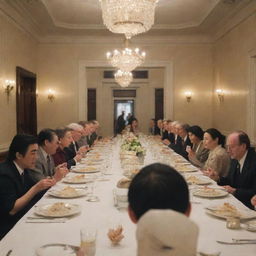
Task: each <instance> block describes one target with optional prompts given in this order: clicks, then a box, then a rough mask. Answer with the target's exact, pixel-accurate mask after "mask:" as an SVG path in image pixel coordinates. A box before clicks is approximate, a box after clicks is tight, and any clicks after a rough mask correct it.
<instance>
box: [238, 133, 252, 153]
mask: <svg viewBox="0 0 256 256" xmlns="http://www.w3.org/2000/svg"><path fill="white" fill-rule="evenodd" d="M237 133H238V140H239V143H240V145H241V144H245V145H246V149H249V148H250V147H251V142H250V139H249V136H248V135H247V134H246V133H245V132H243V131H237Z"/></svg>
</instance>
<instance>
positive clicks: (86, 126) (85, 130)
mask: <svg viewBox="0 0 256 256" xmlns="http://www.w3.org/2000/svg"><path fill="white" fill-rule="evenodd" d="M78 124H79V125H81V126H83V131H82V133H83V135H82V137H81V138H80V140H79V141H78V142H77V144H78V147H82V146H89V145H88V142H87V136H88V135H91V129H90V123H89V122H87V121H80V122H79V123H78Z"/></svg>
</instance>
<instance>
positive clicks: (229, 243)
mask: <svg viewBox="0 0 256 256" xmlns="http://www.w3.org/2000/svg"><path fill="white" fill-rule="evenodd" d="M216 242H217V243H219V244H228V245H242V244H256V241H243V242H225V241H218V240H217V241H216Z"/></svg>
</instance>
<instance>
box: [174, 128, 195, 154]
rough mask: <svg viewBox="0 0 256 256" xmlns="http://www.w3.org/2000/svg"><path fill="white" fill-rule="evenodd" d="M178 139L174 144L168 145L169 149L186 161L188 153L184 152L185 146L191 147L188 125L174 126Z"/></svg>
mask: <svg viewBox="0 0 256 256" xmlns="http://www.w3.org/2000/svg"><path fill="white" fill-rule="evenodd" d="M176 129H177V133H178V137H177V139H176V142H175V143H174V144H170V145H169V147H170V148H171V149H173V150H174V151H175V152H176V153H177V154H180V155H181V156H183V157H184V158H186V159H188V152H187V151H186V148H187V146H190V147H192V143H191V141H190V139H189V136H188V129H189V125H188V124H182V123H178V124H176Z"/></svg>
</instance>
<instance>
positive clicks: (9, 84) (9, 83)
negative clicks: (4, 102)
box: [4, 80, 15, 98]
mask: <svg viewBox="0 0 256 256" xmlns="http://www.w3.org/2000/svg"><path fill="white" fill-rule="evenodd" d="M14 85H15V81H14V80H5V81H4V91H5V93H6V94H7V97H8V98H9V97H10V94H11V91H12V90H13V89H14Z"/></svg>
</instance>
